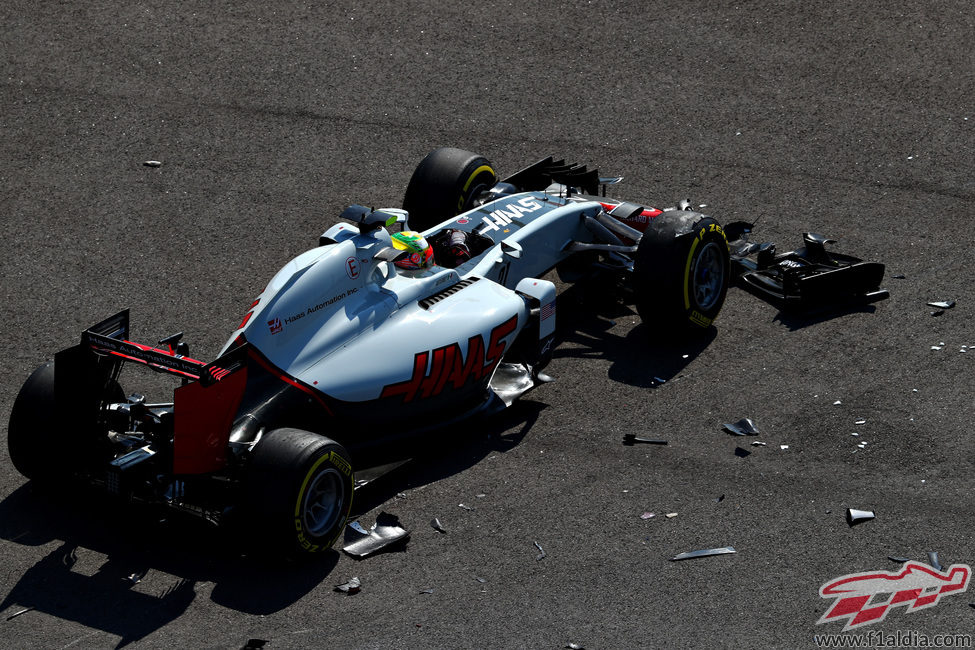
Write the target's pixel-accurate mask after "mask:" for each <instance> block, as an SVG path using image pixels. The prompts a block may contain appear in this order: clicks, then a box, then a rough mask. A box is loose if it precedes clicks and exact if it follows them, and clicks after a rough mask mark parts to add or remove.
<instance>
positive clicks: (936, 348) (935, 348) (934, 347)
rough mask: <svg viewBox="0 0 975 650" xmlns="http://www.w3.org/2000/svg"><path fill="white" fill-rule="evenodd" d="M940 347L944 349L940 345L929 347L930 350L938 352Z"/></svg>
mask: <svg viewBox="0 0 975 650" xmlns="http://www.w3.org/2000/svg"><path fill="white" fill-rule="evenodd" d="M942 347H944V346H941V345H932V346H931V349H932V350H940V349H941V348H942Z"/></svg>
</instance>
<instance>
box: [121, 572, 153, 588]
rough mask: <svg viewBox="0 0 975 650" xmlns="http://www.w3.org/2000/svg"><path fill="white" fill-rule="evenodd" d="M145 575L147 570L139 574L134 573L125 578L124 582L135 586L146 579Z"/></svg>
mask: <svg viewBox="0 0 975 650" xmlns="http://www.w3.org/2000/svg"><path fill="white" fill-rule="evenodd" d="M147 573H148V571H147V570H143V571H142V572H141V573H140V572H138V571H136V572H135V573H133V574H131V575H128V576H126V577H125V581H126V582H128V583H129V584H133V585H137V584H139V583H140V582H142V579H143V578H145V577H146V574H147Z"/></svg>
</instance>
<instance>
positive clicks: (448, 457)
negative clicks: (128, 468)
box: [0, 401, 545, 647]
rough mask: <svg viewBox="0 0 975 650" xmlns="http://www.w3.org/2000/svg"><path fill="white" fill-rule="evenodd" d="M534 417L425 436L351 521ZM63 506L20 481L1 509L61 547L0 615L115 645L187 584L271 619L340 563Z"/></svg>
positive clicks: (230, 534) (236, 534)
mask: <svg viewBox="0 0 975 650" xmlns="http://www.w3.org/2000/svg"><path fill="white" fill-rule="evenodd" d="M544 408H545V406H544V405H543V404H539V403H535V402H531V401H525V402H521V403H518V404H516V405H515V406H514V407H513V408H511V409H507V410H506V411H503V412H501V413H499V414H498V415H496V416H494V417H491V418H485V419H483V420H479V421H476V422H474V423H469V424H467V425H464V426H462V427H458V428H456V429H455V430H453V431H446V430H445V431H440V432H436V433H430V434H427V435H425V436H423V437H422V439H421V440H420V441H418V442H419V444H416V445H414V446H412V447H404V449H403V453H404V454H406V453H407V452H408V451H410V450H413V451H415V450H416V449H418V448H420V449H423V455H422V456H416V455H415V454H414V457H412V458H411V457H409V456H404V457H403V458H402V459H401V464H400V466H399V467H398V468H397V469H395V470H393V471H391V472H389V473H387V474H385V475H383V476H381V477H379V478H377V479H375V480H373V481H371V482H370V483H368V484H367V485H365V486H364V487H362V488H360V489H358V490H357V491H356V498H355V501H354V504H355V508H356V512H357V513H363V512H366V511H369V510H372V509H373V508H376V507H378V506H381V505H382V504H384V503H387V502H389V501H392V500H394V499H395V497H396V495H397V494H398V493H400V492H403V491H405V490H409V489H413V488H416V487H419V486H422V485H425V484H427V483H431V482H434V481H439V480H441V479H443V478H446V477H448V476H450V475H452V474H456V473H458V472H461V471H463V470H465V469H467V468H469V467H471V466H472V465H474V464H476V463H477V462H479V461H480V460H482V459H483V458H485V457H486V456H488V455H490V454H492V453H497V452H502V453H503V452H505V451H507V450H510V449H512V448H513V447H515V446H516V445H518V444H519V443H520V442H521V440H522V439H523V438H524V437H525V436H526V435H527V434H528V432H529V431H530V430H531V428H532V426H533V424H534V422H535V421H536V420H537V418H538V415H539V413H540V412H541V411H542V410H543V409H544ZM64 497H65V494H64V493H62V494H52V493H48V492H46V491H40V490H35V489H34V488H33V486H32V484H30V483H28V484H25V485H23V486H21V487H20V488H18V489H17V490H15V491H14V492H13V493H12V494H10V495H9V496H8V497H7V498H6V499H4V500H3V501H2V502H0V537H2V538H4V539H6V540H8V541H10V542H13V543H17V544H22V545H28V546H45V545H50V544H51V543H52V542H56V541H60V542H61V543H60V544H59V545H57V546H56V547H55V548H54V549H53V550H52V551H50V552H49V553H48V554H47V555H46V556H45V557H44V558H42V559H41V560H40V561H38V562H37V563H36V564H35V565H34V566H32V567H30V568H29V569H27V571H26V572H25V573H24V574H23V575H22V576H21V577H20V579H19V580H17V582H16V584H14V585H13V586H12V587H11V588H10V589H9V591H8V593H7V594H6V596H5V598H4V600H3V601H2V603H0V612H3V613H4V614H5V615H7V616H11V615H13V614H15V613H17V612H18V611H20V610H23V609H24V608H30V609H31V610H37V611H40V612H45V613H48V614H51V615H53V616H57V617H59V618H62V619H67V620H73V621H77V622H79V623H81V624H83V625H85V626H87V627H91V628H94V629H98V630H103V631H105V632H108V633H110V634H113V635H116V636H118V637H120V638H121V641H120V642H119V644H118V647H123V646H125V645H128V644H130V643H132V642H136V641H138V640H140V639H142V638H144V637H146V636H147V635H149V634H151V633H152V632H154V631H155V630H158V629H159V628H161V627H163V626H165V625H166V624H168V623H169V622H171V621H173V620H174V619H176V618H178V617H179V616H180V615H181V614H182V613H183V612H185V611H186V609H187V608H188V607H189V606H190V604H191V603H192V602H193V601H194V600H195V599H196V597H197V595H198V594H197V591H196V585H197V583H212V584H213V585H214V586H213V589H212V592H211V594H210V599H211V600H212V601H213V602H215V603H218V604H220V605H222V606H224V607H227V608H229V609H234V610H237V611H241V612H245V613H249V614H271V613H274V612H277V611H280V610H282V609H285V608H287V607H288V606H290V605H292V604H293V603H295V602H297V601H298V600H300V599H301V598H302V597H304V596H305V595H306V594H308V593H309V592H311V591H312V590H313V589H315V588H316V587H318V586H319V585H320V584H321V582H322V581H323V580H325V579H326V578H327V577H328V575H329V574H330V573H331V572H332V570H333V569H334V568H335V566H336V564H337V563H338V558H339V554H338V551H335V550H332V551H329V552H327V553H324V554H321V555H319V556H309V557H300V558H297V559H286V558H273V557H267V556H262V555H260V554H259V553H256V552H255V553H251V552H249V551H248V544H247V541H248V540H247V531H246V528H245V527H241V526H236V527H234V526H227V527H224V528H215V527H212V526H210V525H209V524H205V523H203V522H201V521H199V520H197V519H195V518H190V517H188V516H182V515H178V514H177V515H175V516H174V515H173V513H171V512H169V511H164V510H161V509H158V508H152V507H146V506H144V505H142V506H140V505H134V504H133V505H130V504H125V503H121V502H119V501H118V500H115V499H112V498H110V497H108V496H105V495H103V494H101V493H98V492H95V491H94V490H91V489H87V488H85V489H82V490H79V491H76V492H72V493H71V494H70V498H68V499H66V498H64ZM93 553H94V554H99V556H98V559H97V561H102V562H103V564H102V565H101V566H100V567H99V568H98V569H97V571H95V572H94V573H91V572H90V571H89V572H88V573H90V575H88V574H86V573H85V572H84V571H79V569H78V567H80V566H88V565H89V564H90V563H91V560H92V554H93ZM102 556H104V558H103V557H102ZM79 558H81V559H83V560H87V562H79Z"/></svg>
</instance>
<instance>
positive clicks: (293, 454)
mask: <svg viewBox="0 0 975 650" xmlns="http://www.w3.org/2000/svg"><path fill="white" fill-rule="evenodd" d="M352 491H353V474H352V463H351V461H350V460H349V454H348V452H346V450H345V448H344V447H343V446H342V445H340V444H339V443H337V442H335V441H333V440H331V439H329V438H326V437H325V436H322V435H319V434H317V433H311V432H309V431H302V430H301V429H275V430H274V431H270V432H269V433H266V434H265V435H264V436H263V437H262V438H261V440H260V441H259V442H258V443H257V446H255V447H254V449H253V451H252V452H251V454H250V458H249V459H248V465H247V471H246V473H245V478H244V489H243V494H244V498H245V502H244V504H243V506H244V509H245V511H246V512H247V513H248V514H249V516H250V518H251V521H249V522H248V523H249V524H250V526H249V527H250V528H251V530H253V531H254V532H255V533H256V538H257V541H258V542H259V543H260V545H261V546H262V547H264V549H263V550H266V551H270V552H272V553H284V554H294V553H320V552H324V551H327V550H329V549H331V548H332V545H333V544H334V543H335V540H336V539H338V537H339V535H340V534H341V533H342V529H343V528H344V527H345V522H346V519H347V518H348V516H349V511H350V510H351V508H352Z"/></svg>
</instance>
